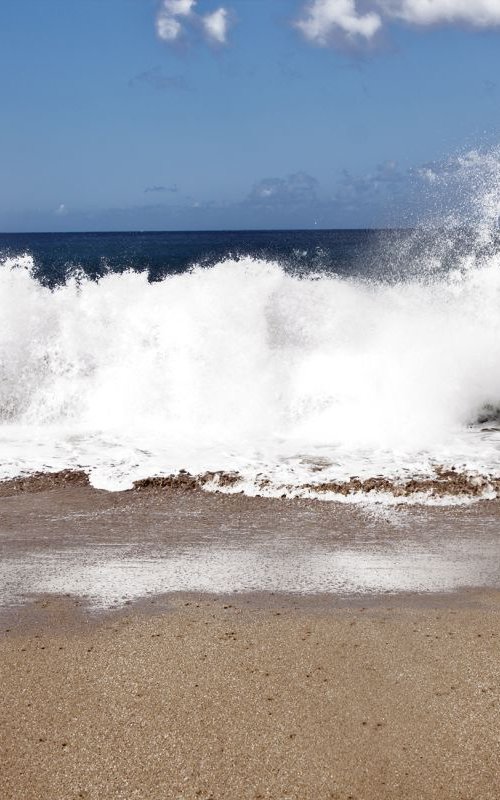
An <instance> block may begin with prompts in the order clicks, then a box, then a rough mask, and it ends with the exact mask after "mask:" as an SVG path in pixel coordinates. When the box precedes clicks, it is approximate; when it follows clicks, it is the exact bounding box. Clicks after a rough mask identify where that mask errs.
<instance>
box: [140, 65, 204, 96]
mask: <svg viewBox="0 0 500 800" xmlns="http://www.w3.org/2000/svg"><path fill="white" fill-rule="evenodd" d="M128 85H129V86H130V87H131V88H133V87H135V86H141V85H142V86H150V87H151V88H152V89H156V90H157V91H158V92H168V91H170V90H172V89H174V90H175V89H178V90H181V91H185V92H187V91H189V90H190V88H191V87H190V86H189V84H188V82H187V81H186V79H185V78H184V77H183V76H182V75H165V73H164V72H163V70H162V69H161V67H153V68H152V69H148V70H146V71H145V72H140V73H139V75H135V77H133V78H131V79H130V80H129V82H128Z"/></svg>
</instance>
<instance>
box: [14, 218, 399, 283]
mask: <svg viewBox="0 0 500 800" xmlns="http://www.w3.org/2000/svg"><path fill="white" fill-rule="evenodd" d="M404 235H405V234H404V233H403V232H396V231H392V232H391V231H373V230H347V231H342V230H335V231H228V232H199V233H197V232H188V233H172V232H168V233H154V232H146V233H144V232H136V233H134V232H131V233H36V234H0V255H1V256H5V255H8V256H16V255H21V254H23V253H28V254H30V255H31V256H33V259H34V262H35V274H36V276H37V277H38V278H39V279H40V280H42V281H43V282H44V283H47V284H49V285H56V284H58V283H61V282H63V281H64V280H65V279H66V278H67V277H68V274H71V273H72V272H74V271H75V269H79V270H83V272H85V273H86V274H87V275H88V276H89V277H92V278H98V277H99V276H102V275H104V274H105V273H106V272H108V271H113V272H120V271H124V270H129V269H133V270H140V271H147V272H148V274H149V277H150V280H153V281H155V280H161V278H163V277H164V276H165V275H169V274H172V273H177V272H183V271H185V270H187V269H189V268H190V267H192V266H193V265H195V264H201V265H204V266H210V265H212V264H214V263H217V262H219V261H221V260H223V259H224V258H228V257H231V258H236V259H237V258H240V257H243V256H248V255H250V256H252V257H254V258H265V259H267V260H276V261H279V262H280V263H281V264H282V265H283V266H284V267H285V268H286V269H288V270H290V271H294V272H299V273H302V272H304V273H311V272H324V271H328V272H335V273H337V274H339V275H343V276H346V275H360V274H364V273H370V272H372V271H373V270H376V271H377V272H379V271H380V268H381V263H385V262H388V260H390V259H388V256H387V253H388V252H389V251H392V252H394V251H395V248H393V247H390V245H391V244H393V243H394V241H393V240H394V239H401V237H403V236H404Z"/></svg>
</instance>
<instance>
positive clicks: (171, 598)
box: [0, 485, 500, 800]
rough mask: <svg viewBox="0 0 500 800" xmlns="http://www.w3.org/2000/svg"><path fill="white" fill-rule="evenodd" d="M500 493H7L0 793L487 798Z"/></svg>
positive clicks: (497, 683) (493, 790)
mask: <svg viewBox="0 0 500 800" xmlns="http://www.w3.org/2000/svg"><path fill="white" fill-rule="evenodd" d="M498 510H499V507H498V504H497V503H483V504H480V505H478V506H474V507H471V508H468V509H454V510H453V509H420V510H419V509H413V510H408V509H407V510H404V511H403V512H401V514H400V513H399V512H390V513H386V512H383V513H380V512H373V511H370V512H364V511H362V510H360V509H353V508H352V507H342V506H337V505H333V504H327V503H318V502H316V503H314V502H306V501H296V502H280V501H267V500H258V499H254V500H251V499H248V498H244V497H239V496H238V497H224V496H217V495H206V494H204V493H202V492H200V491H195V492H186V493H180V492H178V491H173V490H172V491H161V492H159V491H151V492H141V493H137V494H136V493H120V494H116V495H109V494H106V493H103V492H96V491H95V490H92V489H90V488H89V487H86V486H85V485H70V486H67V487H66V488H60V487H56V488H53V489H51V490H47V489H46V488H45V489H43V490H42V491H39V492H35V493H33V492H28V493H26V492H20V493H19V492H17V493H15V494H10V495H9V496H4V497H2V500H1V504H0V536H1V540H0V543H1V548H2V570H3V573H2V595H1V598H0V681H1V683H0V685H1V687H2V695H1V700H0V763H1V768H0V797H1V798H2V800H3V798H6V799H7V798H9V799H10V798H15V800H32V798H33V799H35V798H36V800H55V799H57V800H59V798H61V799H62V798H87V799H90V798H93V799H95V800H101V798H106V800H114V798H124V799H126V800H129V799H131V798H140V799H141V800H142V799H144V800H156V798H158V800H160V799H161V800H163V798H166V799H167V800H170V798H172V800H174V799H175V800H180V798H184V800H191V799H193V800H195V799H197V798H203V800H208V798H212V799H213V800H216V799H219V798H221V799H222V798H224V799H227V800H240V798H242V799H243V798H255V799H256V798H276V799H277V798H280V800H285V798H288V799H289V800H309V798H310V800H323V798H325V800H326V798H339V799H340V798H342V800H344V798H345V800H347V798H357V799H358V800H362V799H363V798H364V799H365V800H378V798H405V799H410V800H411V799H412V798H450V800H451V798H471V799H472V798H498V797H499V796H500V776H499V771H498V766H497V765H498V761H499V758H500V738H499V736H498V729H499V723H500V713H499V709H500V646H499V639H500V591H499V589H500V577H499V576H500V558H499V557H498V556H499V555H500V537H499V535H498V533H499V525H498V521H499V519H500V517H499V515H498ZM497 540H498V541H497ZM249 553H250V554H251V557H249ZM214 554H215V556H214ZM346 554H349V557H347V555H346ZM412 557H413V560H412ZM211 558H212V560H211ZM325 560H326V564H327V568H326V569H319V567H318V565H319V564H322V563H323V564H324V563H325ZM366 563H367V564H368V567H369V568H368V569H366ZM412 563H413V564H415V563H416V564H417V567H415V566H414V567H413V571H412ZM214 564H215V566H214ZM363 564H365V568H364V569H362V566H363ZM193 570H194V574H195V575H196V576H197V577H196V580H194V581H193V580H191V582H190V581H189V576H190V575H192V573H193ZM252 570H253V575H252ZM148 574H149V578H150V580H149V581H148ZM203 581H204V583H203V585H199V583H200V582H203ZM78 588H80V589H82V591H77V590H78ZM83 589H85V590H86V591H83ZM185 589H188V590H190V591H189V593H187V592H186V591H185ZM235 590H236V591H235ZM118 592H120V594H119V596H118ZM66 595H69V596H66ZM84 595H86V596H84Z"/></svg>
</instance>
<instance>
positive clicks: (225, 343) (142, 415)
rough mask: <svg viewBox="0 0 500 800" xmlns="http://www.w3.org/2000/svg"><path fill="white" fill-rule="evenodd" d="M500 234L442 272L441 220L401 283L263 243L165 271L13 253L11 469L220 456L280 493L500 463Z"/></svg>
mask: <svg viewBox="0 0 500 800" xmlns="http://www.w3.org/2000/svg"><path fill="white" fill-rule="evenodd" d="M488 202H489V204H490V206H489V208H490V212H489V213H490V215H491V203H492V200H491V193H490V196H489V198H488ZM491 216H492V219H494V214H493V215H491ZM489 231H490V236H489V238H488V237H487V236H485V232H484V229H483V228H482V229H481V231H480V235H481V241H480V245H476V246H475V249H474V248H472V249H471V247H470V246H469V247H468V248H467V249H466V251H465V252H462V253H461V255H460V256H457V258H456V259H455V263H454V265H453V268H452V269H447V270H446V271H443V270H442V269H441V268H440V265H441V261H440V260H439V259H436V256H435V253H436V252H442V249H443V237H445V238H446V236H448V237H449V235H450V234H449V232H448V233H446V234H445V233H443V231H441V232H438V231H437V230H436V233H435V236H436V240H437V238H438V237H440V243H439V248H436V249H435V250H434V251H433V255H432V258H433V259H434V262H436V261H437V262H438V263H433V265H431V266H430V264H431V261H432V259H430V258H429V254H428V252H427V253H426V256H425V259H424V258H423V261H422V265H421V266H422V269H421V270H420V274H414V272H413V276H412V277H408V278H406V279H401V278H399V279H398V280H396V281H391V282H388V281H377V280H373V279H370V280H365V281H363V280H360V279H346V278H340V277H338V276H336V275H335V274H332V273H327V272H324V273H322V274H320V275H315V276H311V275H309V276H298V275H293V274H290V273H288V272H287V271H286V270H284V269H283V268H282V267H281V266H280V264H279V263H277V262H272V261H266V260H259V259H254V258H250V257H247V258H240V259H239V260H230V259H228V260H225V261H222V262H220V263H218V264H216V265H215V266H213V267H211V268H209V269H207V268H202V267H194V268H193V269H191V270H190V271H189V272H186V273H184V274H177V275H172V276H169V277H167V278H164V279H163V280H162V281H160V282H156V283H151V282H148V279H147V276H146V275H145V274H144V273H135V272H125V273H121V274H108V275H106V276H104V277H103V278H101V279H100V280H99V281H93V280H90V279H86V278H85V277H84V276H76V277H72V278H71V277H70V278H69V279H68V280H67V282H66V283H65V284H64V285H62V286H59V287H56V288H55V289H49V288H47V287H44V286H43V285H41V283H40V282H39V281H38V280H36V278H35V277H34V274H33V263H32V260H31V257H30V256H29V255H25V256H23V257H13V258H7V259H4V260H3V262H2V263H1V265H0V442H1V447H2V453H3V455H2V457H1V462H0V476H1V477H4V478H7V477H12V476H14V475H16V474H19V473H20V472H22V471H28V472H29V471H34V470H43V469H52V470H56V469H63V468H68V467H69V468H84V469H86V470H87V471H88V472H90V475H91V480H92V481H93V482H94V484H96V485H99V486H103V487H107V488H120V487H123V488H126V487H129V486H130V485H131V484H132V482H133V481H134V480H138V479H141V478H145V477H147V476H150V475H156V474H163V475H168V474H170V473H178V472H179V470H181V469H185V470H188V471H189V472H191V473H193V474H201V473H206V471H208V470H218V471H220V470H223V471H226V472H231V473H237V474H238V476H239V480H238V481H236V482H228V489H227V490H228V491H229V490H231V491H236V490H238V491H240V490H242V489H243V490H244V491H247V492H257V491H259V492H264V491H265V492H267V493H270V494H272V493H276V494H282V493H285V494H297V493H300V492H302V493H304V492H306V493H307V492H308V493H311V492H313V491H314V487H315V486H317V487H321V486H325V485H328V483H329V482H330V483H331V482H338V481H340V482H342V481H348V480H349V479H350V478H353V476H356V478H357V479H359V481H361V482H362V481H365V480H367V479H370V478H373V477H376V476H379V477H384V478H391V479H396V480H408V479H409V478H414V477H415V476H421V477H422V476H423V477H429V476H431V475H435V474H436V468H438V469H441V470H442V469H448V470H449V469H451V468H452V467H453V468H454V469H455V470H456V471H462V472H466V473H467V474H478V475H482V476H485V475H486V476H488V475H491V476H498V475H499V474H500V461H499V457H500V427H499V428H498V429H497V417H498V416H499V413H500V412H499V409H500V255H499V252H498V248H497V246H496V244H495V242H496V239H495V236H496V233H495V225H494V224H493V226H492V225H490V227H489ZM428 235H429V234H428V232H427V236H428ZM469 238H470V236H469ZM445 249H446V248H445ZM399 258H400V261H401V253H400V254H399ZM424 262H425V263H424ZM357 486H358V489H359V483H358V484H357ZM304 487H307V489H305V488H304ZM357 494H359V491H358V492H357Z"/></svg>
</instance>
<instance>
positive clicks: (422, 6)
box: [295, 0, 500, 45]
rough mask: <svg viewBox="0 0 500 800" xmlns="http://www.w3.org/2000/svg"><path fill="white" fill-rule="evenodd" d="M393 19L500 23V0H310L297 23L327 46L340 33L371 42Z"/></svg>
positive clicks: (312, 39) (312, 38)
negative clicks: (363, 0) (362, 0)
mask: <svg viewBox="0 0 500 800" xmlns="http://www.w3.org/2000/svg"><path fill="white" fill-rule="evenodd" d="M393 20H400V21H402V22H405V23H407V24H409V25H415V26H430V25H453V24H466V25H472V26H474V27H482V28H486V27H494V26H497V25H498V26H500V0H365V2H363V6H362V11H360V10H359V0H309V2H307V3H306V4H305V6H304V8H303V12H302V17H301V18H300V19H299V20H298V21H297V22H296V23H295V26H296V27H297V28H299V30H301V31H302V33H303V34H304V36H305V38H306V39H308V40H309V41H310V42H313V43H314V44H318V45H327V44H329V43H330V42H331V41H332V40H335V36H337V37H338V36H339V35H342V36H343V37H344V38H345V39H347V40H350V41H360V40H364V41H369V40H371V39H372V38H373V37H374V36H375V34H376V33H377V32H378V31H380V29H381V28H382V27H383V25H384V24H385V23H387V22H390V21H393Z"/></svg>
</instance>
